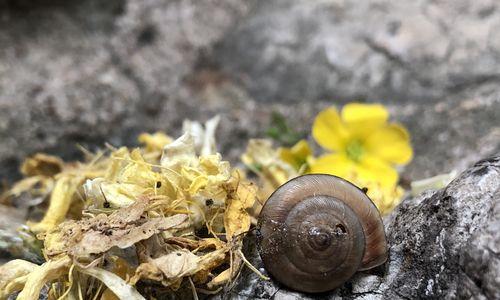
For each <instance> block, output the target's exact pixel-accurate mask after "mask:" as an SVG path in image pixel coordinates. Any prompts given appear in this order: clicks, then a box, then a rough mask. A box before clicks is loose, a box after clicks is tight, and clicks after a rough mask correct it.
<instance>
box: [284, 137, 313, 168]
mask: <svg viewBox="0 0 500 300" xmlns="http://www.w3.org/2000/svg"><path fill="white" fill-rule="evenodd" d="M278 152H279V156H280V158H281V159H282V160H283V161H285V162H287V163H289V164H290V165H292V166H293V167H294V168H295V169H296V170H299V169H300V168H301V167H302V166H303V165H304V164H306V163H307V158H308V157H310V156H311V155H312V151H311V148H310V147H309V144H308V143H307V141H306V140H300V141H299V142H297V143H296V144H295V145H294V146H293V147H292V148H279V149H278Z"/></svg>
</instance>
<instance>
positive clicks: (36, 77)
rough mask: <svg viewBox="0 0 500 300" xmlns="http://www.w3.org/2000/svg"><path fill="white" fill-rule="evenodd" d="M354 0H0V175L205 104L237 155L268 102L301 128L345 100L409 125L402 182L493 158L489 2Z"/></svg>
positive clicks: (161, 126)
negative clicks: (32, 158) (373, 105)
mask: <svg viewBox="0 0 500 300" xmlns="http://www.w3.org/2000/svg"><path fill="white" fill-rule="evenodd" d="M367 3H368V2H367ZM367 3H358V2H356V3H354V2H351V1H334V0H328V1H298V0H297V1H295V0H294V1H282V0H274V1H257V0H252V1H247V0H217V1H201V2H200V1H189V0H181V1H179V0H148V1H134V0H111V1H105V2H102V1H96V0H89V1H84V2H81V1H44V0H40V1H26V0H16V1H12V0H0V46H1V47H0V178H1V180H6V181H10V182H12V181H13V180H15V179H16V178H19V173H18V171H17V168H18V166H19V164H20V162H21V161H22V159H23V158H24V157H25V156H26V155H29V154H32V153H34V152H39V151H44V152H49V153H52V154H56V155H59V156H62V157H63V158H65V159H77V158H80V157H81V155H80V153H79V152H78V150H77V148H76V147H75V146H76V144H81V145H83V146H85V147H87V148H90V149H91V150H93V149H95V148H97V147H102V145H103V144H104V143H105V142H109V143H111V144H114V145H127V146H133V145H136V136H137V134H139V133H140V132H143V131H155V130H164V131H167V132H168V133H170V134H171V135H174V136H175V135H177V134H179V131H180V128H181V124H182V120H183V119H184V118H191V119H198V120H201V121H204V120H207V119H208V118H210V117H212V116H213V115H214V114H221V115H222V121H221V126H220V130H219V132H218V137H219V141H220V143H219V145H220V150H221V152H222V153H223V155H224V157H225V158H227V159H229V160H230V161H231V162H233V163H237V162H238V161H239V155H240V154H241V153H242V151H243V150H244V148H245V147H246V143H247V140H248V139H249V138H251V137H263V136H265V133H264V132H265V130H266V128H267V127H268V125H269V119H270V118H269V116H270V114H271V112H273V111H279V112H281V113H283V114H284V115H285V116H286V117H287V118H288V119H289V120H290V122H291V125H292V126H293V127H295V128H296V129H298V130H299V131H304V132H310V128H311V124H312V121H313V117H314V115H315V114H316V113H317V112H318V111H319V110H320V109H323V108H324V107H326V106H328V105H333V104H336V105H338V104H342V103H343V102H345V101H357V100H359V101H370V102H371V101H380V102H382V103H384V104H385V105H387V106H388V107H389V109H390V110H391V113H392V115H393V119H394V120H396V121H398V122H402V123H403V124H405V125H406V126H407V127H408V129H409V131H410V133H411V135H412V138H413V145H414V148H415V159H414V161H413V163H412V164H410V165H409V166H408V167H407V168H406V169H405V170H404V172H403V178H404V179H405V181H410V180H415V179H420V178H424V177H428V176H433V175H436V174H439V173H444V172H449V171H451V170H453V169H455V170H457V171H460V170H463V169H464V168H465V167H466V166H468V165H470V164H471V163H473V162H474V161H476V160H477V159H478V158H480V157H487V156H491V155H494V154H497V153H500V124H498V121H497V120H498V119H500V91H499V89H498V87H497V84H496V81H495V80H494V78H495V76H496V75H495V74H496V73H495V72H497V70H499V69H500V68H498V65H497V60H498V55H496V54H495V53H498V52H499V50H498V49H500V45H496V40H497V39H494V38H493V37H494V36H495V35H496V34H497V31H496V30H494V28H495V24H496V22H497V21H496V20H497V19H498V11H499V10H496V9H495V7H496V6H497V4H496V3H495V2H493V1H490V2H488V1H485V0H482V1H474V2H473V3H469V2H468V1H459V2H457V1H455V2H453V3H441V2H439V3H433V2H432V3H430V2H429V3H426V2H422V3H416V2H415V1H402V2H401V1H400V2H397V3H396V2H394V1H392V2H389V1H377V2H376V3H375V2H372V4H367ZM374 3H375V4H374ZM208 11H209V12H210V15H207V14H206V13H205V12H208ZM428 15H430V16H428ZM408 16H411V17H408ZM431 20H432V21H431ZM436 24H437V25H436ZM440 24H441V25H440ZM438 25H439V26H438ZM445 25H446V26H445ZM452 25H453V26H452ZM422 28H425V30H422ZM444 28H446V30H447V31H446V32H448V33H449V34H444V33H443V32H444V31H443V32H442V30H444ZM478 28H479V29H480V30H479V29H478ZM476 29H478V30H476ZM478 31H480V32H481V34H479V35H476V34H475V33H477V32H478ZM485 35H486V36H489V37H491V38H490V39H488V42H487V43H486V42H485V43H483V42H484V41H483V40H482V39H484V36H485ZM367 38H368V40H373V43H376V44H377V45H378V46H384V47H386V48H387V47H388V48H387V49H386V50H383V49H382V48H377V47H375V49H372V48H373V47H370V45H371V44H370V43H368V44H367ZM451 40H453V41H454V42H453V43H454V45H455V46H453V49H455V50H453V51H451V50H449V54H447V55H448V56H449V58H446V59H441V57H442V56H443V54H442V53H443V51H444V50H443V49H444V48H446V47H444V46H443V44H449V43H451V42H450V41H451ZM453 43H452V44H453ZM372 46H373V45H372ZM398 49H399V50H398ZM466 50H467V51H466ZM388 51H389V52H388ZM395 53H396V54H397V55H399V56H398V57H396V59H392V58H391V57H392V56H394V55H395ZM457 55H459V56H457ZM460 55H461V56H460ZM445 56H446V55H445ZM452 57H455V58H453V59H452ZM460 57H462V58H460ZM332 61H333V63H332ZM401 61H404V62H405V63H404V64H403V65H402V64H401ZM332 65H333V67H332ZM410 69H411V70H410ZM415 74H416V75H415ZM416 78H417V79H418V80H417V79H416ZM421 78H423V79H421ZM454 78H462V79H463V80H462V81H456V80H455V79H454ZM422 82H424V83H425V82H431V83H432V86H429V85H426V84H423V83H422ZM457 82H464V83H463V84H461V85H460V84H458V86H457ZM298 99H300V100H304V101H303V102H302V103H294V104H293V105H290V104H289V102H290V101H294V100H298ZM264 100H265V101H264ZM275 100H287V101H289V102H279V103H276V101H275Z"/></svg>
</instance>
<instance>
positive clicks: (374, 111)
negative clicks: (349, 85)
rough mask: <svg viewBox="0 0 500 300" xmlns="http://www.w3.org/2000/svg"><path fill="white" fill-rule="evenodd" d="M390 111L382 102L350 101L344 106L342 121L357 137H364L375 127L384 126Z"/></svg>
mask: <svg viewBox="0 0 500 300" xmlns="http://www.w3.org/2000/svg"><path fill="white" fill-rule="evenodd" d="M388 118H389V112H388V111H387V109H386V108H385V107H384V106H383V105H381V104H362V103H349V104H346V105H345V106H344V107H343V108H342V121H343V122H344V123H345V126H346V127H347V128H348V129H349V131H350V132H351V135H353V136H355V137H357V138H361V139H362V138H363V137H365V136H366V135H368V134H369V133H371V132H372V131H373V130H374V129H376V128H378V127H380V126H383V125H384V124H385V123H386V122H387V119H388Z"/></svg>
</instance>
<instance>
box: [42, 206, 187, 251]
mask: <svg viewBox="0 0 500 300" xmlns="http://www.w3.org/2000/svg"><path fill="white" fill-rule="evenodd" d="M148 204H149V202H148V200H147V199H145V198H141V199H139V200H137V201H136V202H134V203H133V204H132V205H130V206H128V207H125V208H122V209H119V210H117V211H115V212H114V213H112V214H111V215H109V216H107V215H105V214H100V215H98V216H96V217H94V218H91V219H85V220H81V221H78V222H76V221H67V222H65V223H63V224H61V225H60V226H59V227H58V228H56V229H54V230H52V231H50V232H49V233H47V235H46V236H45V253H46V254H47V255H48V256H49V257H51V256H55V255H59V254H61V253H68V254H71V255H73V256H75V257H87V256H89V255H91V254H98V253H102V252H105V251H107V250H109V249H111V248H112V247H114V246H117V247H119V248H127V247H130V246H131V245H133V244H135V243H137V242H139V241H141V240H144V239H147V238H149V237H151V236H152V235H154V234H158V233H159V232H161V231H164V230H169V229H173V228H175V229H179V228H184V227H186V226H187V225H188V223H187V222H186V221H187V218H188V217H187V215H183V214H178V215H174V216H172V217H168V218H153V219H145V218H143V219H141V216H142V215H143V213H144V211H145V210H146V208H147V206H148Z"/></svg>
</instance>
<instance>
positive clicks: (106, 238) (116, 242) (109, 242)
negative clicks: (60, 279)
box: [69, 214, 187, 257]
mask: <svg viewBox="0 0 500 300" xmlns="http://www.w3.org/2000/svg"><path fill="white" fill-rule="evenodd" d="M186 220H187V215H180V214H179V215H175V216H172V217H168V218H155V219H152V220H149V221H147V222H145V223H144V224H142V225H139V226H127V227H126V228H123V229H120V228H106V229H105V228H101V229H100V230H90V231H88V232H86V233H85V234H84V235H83V238H82V239H81V241H80V242H78V243H77V244H76V245H74V247H72V249H71V250H69V253H71V254H72V255H74V256H75V257H85V256H87V255H89V254H98V253H103V252H105V251H107V250H109V249H111V248H112V247H115V246H116V247H118V248H122V249H124V248H127V247H130V246H132V245H133V244H135V243H137V242H139V241H141V240H145V239H148V238H150V237H151V236H152V235H154V234H158V233H160V232H161V231H164V230H168V229H171V228H173V227H179V226H181V225H182V224H183V223H184V224H185V221H186Z"/></svg>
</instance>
